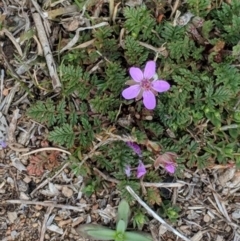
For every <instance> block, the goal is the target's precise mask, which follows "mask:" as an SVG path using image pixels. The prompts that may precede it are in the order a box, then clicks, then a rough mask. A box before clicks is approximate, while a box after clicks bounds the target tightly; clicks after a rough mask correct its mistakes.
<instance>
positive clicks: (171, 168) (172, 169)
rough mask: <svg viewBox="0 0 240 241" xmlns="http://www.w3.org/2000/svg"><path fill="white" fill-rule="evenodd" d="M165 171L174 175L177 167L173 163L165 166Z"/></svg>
mask: <svg viewBox="0 0 240 241" xmlns="http://www.w3.org/2000/svg"><path fill="white" fill-rule="evenodd" d="M164 168H165V170H166V171H167V172H169V173H171V174H173V173H174V172H175V170H176V166H175V165H174V164H173V163H168V164H166V165H165V167H164Z"/></svg>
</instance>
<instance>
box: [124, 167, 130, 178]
mask: <svg viewBox="0 0 240 241" xmlns="http://www.w3.org/2000/svg"><path fill="white" fill-rule="evenodd" d="M125 174H126V175H127V177H130V176H131V168H130V166H129V165H127V166H126V167H125Z"/></svg>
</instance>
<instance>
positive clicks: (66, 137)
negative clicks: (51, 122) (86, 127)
mask: <svg viewBox="0 0 240 241" xmlns="http://www.w3.org/2000/svg"><path fill="white" fill-rule="evenodd" d="M48 138H49V140H50V141H53V142H54V143H57V144H60V145H66V146H67V147H72V146H73V144H74V140H75V133H74V131H73V128H72V126H70V125H69V124H64V125H63V126H61V127H58V126H57V127H55V128H54V130H53V131H51V132H50V133H49V137H48Z"/></svg>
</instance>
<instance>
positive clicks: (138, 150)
mask: <svg viewBox="0 0 240 241" xmlns="http://www.w3.org/2000/svg"><path fill="white" fill-rule="evenodd" d="M127 145H128V146H129V147H130V148H131V149H132V150H133V151H134V152H135V153H136V154H138V155H139V156H141V155H142V150H141V148H140V146H139V145H138V144H136V143H134V142H131V141H128V142H127Z"/></svg>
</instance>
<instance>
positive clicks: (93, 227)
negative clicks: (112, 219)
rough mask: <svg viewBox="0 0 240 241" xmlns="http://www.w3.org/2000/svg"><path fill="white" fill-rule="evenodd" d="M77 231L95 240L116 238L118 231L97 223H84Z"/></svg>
mask: <svg viewBox="0 0 240 241" xmlns="http://www.w3.org/2000/svg"><path fill="white" fill-rule="evenodd" d="M76 231H77V232H78V233H80V234H81V235H83V236H84V237H86V238H92V239H95V240H114V238H115V235H116V231H114V230H111V229H109V228H106V227H104V226H101V225H97V224H83V225H80V226H79V227H78V228H77V229H76Z"/></svg>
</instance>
